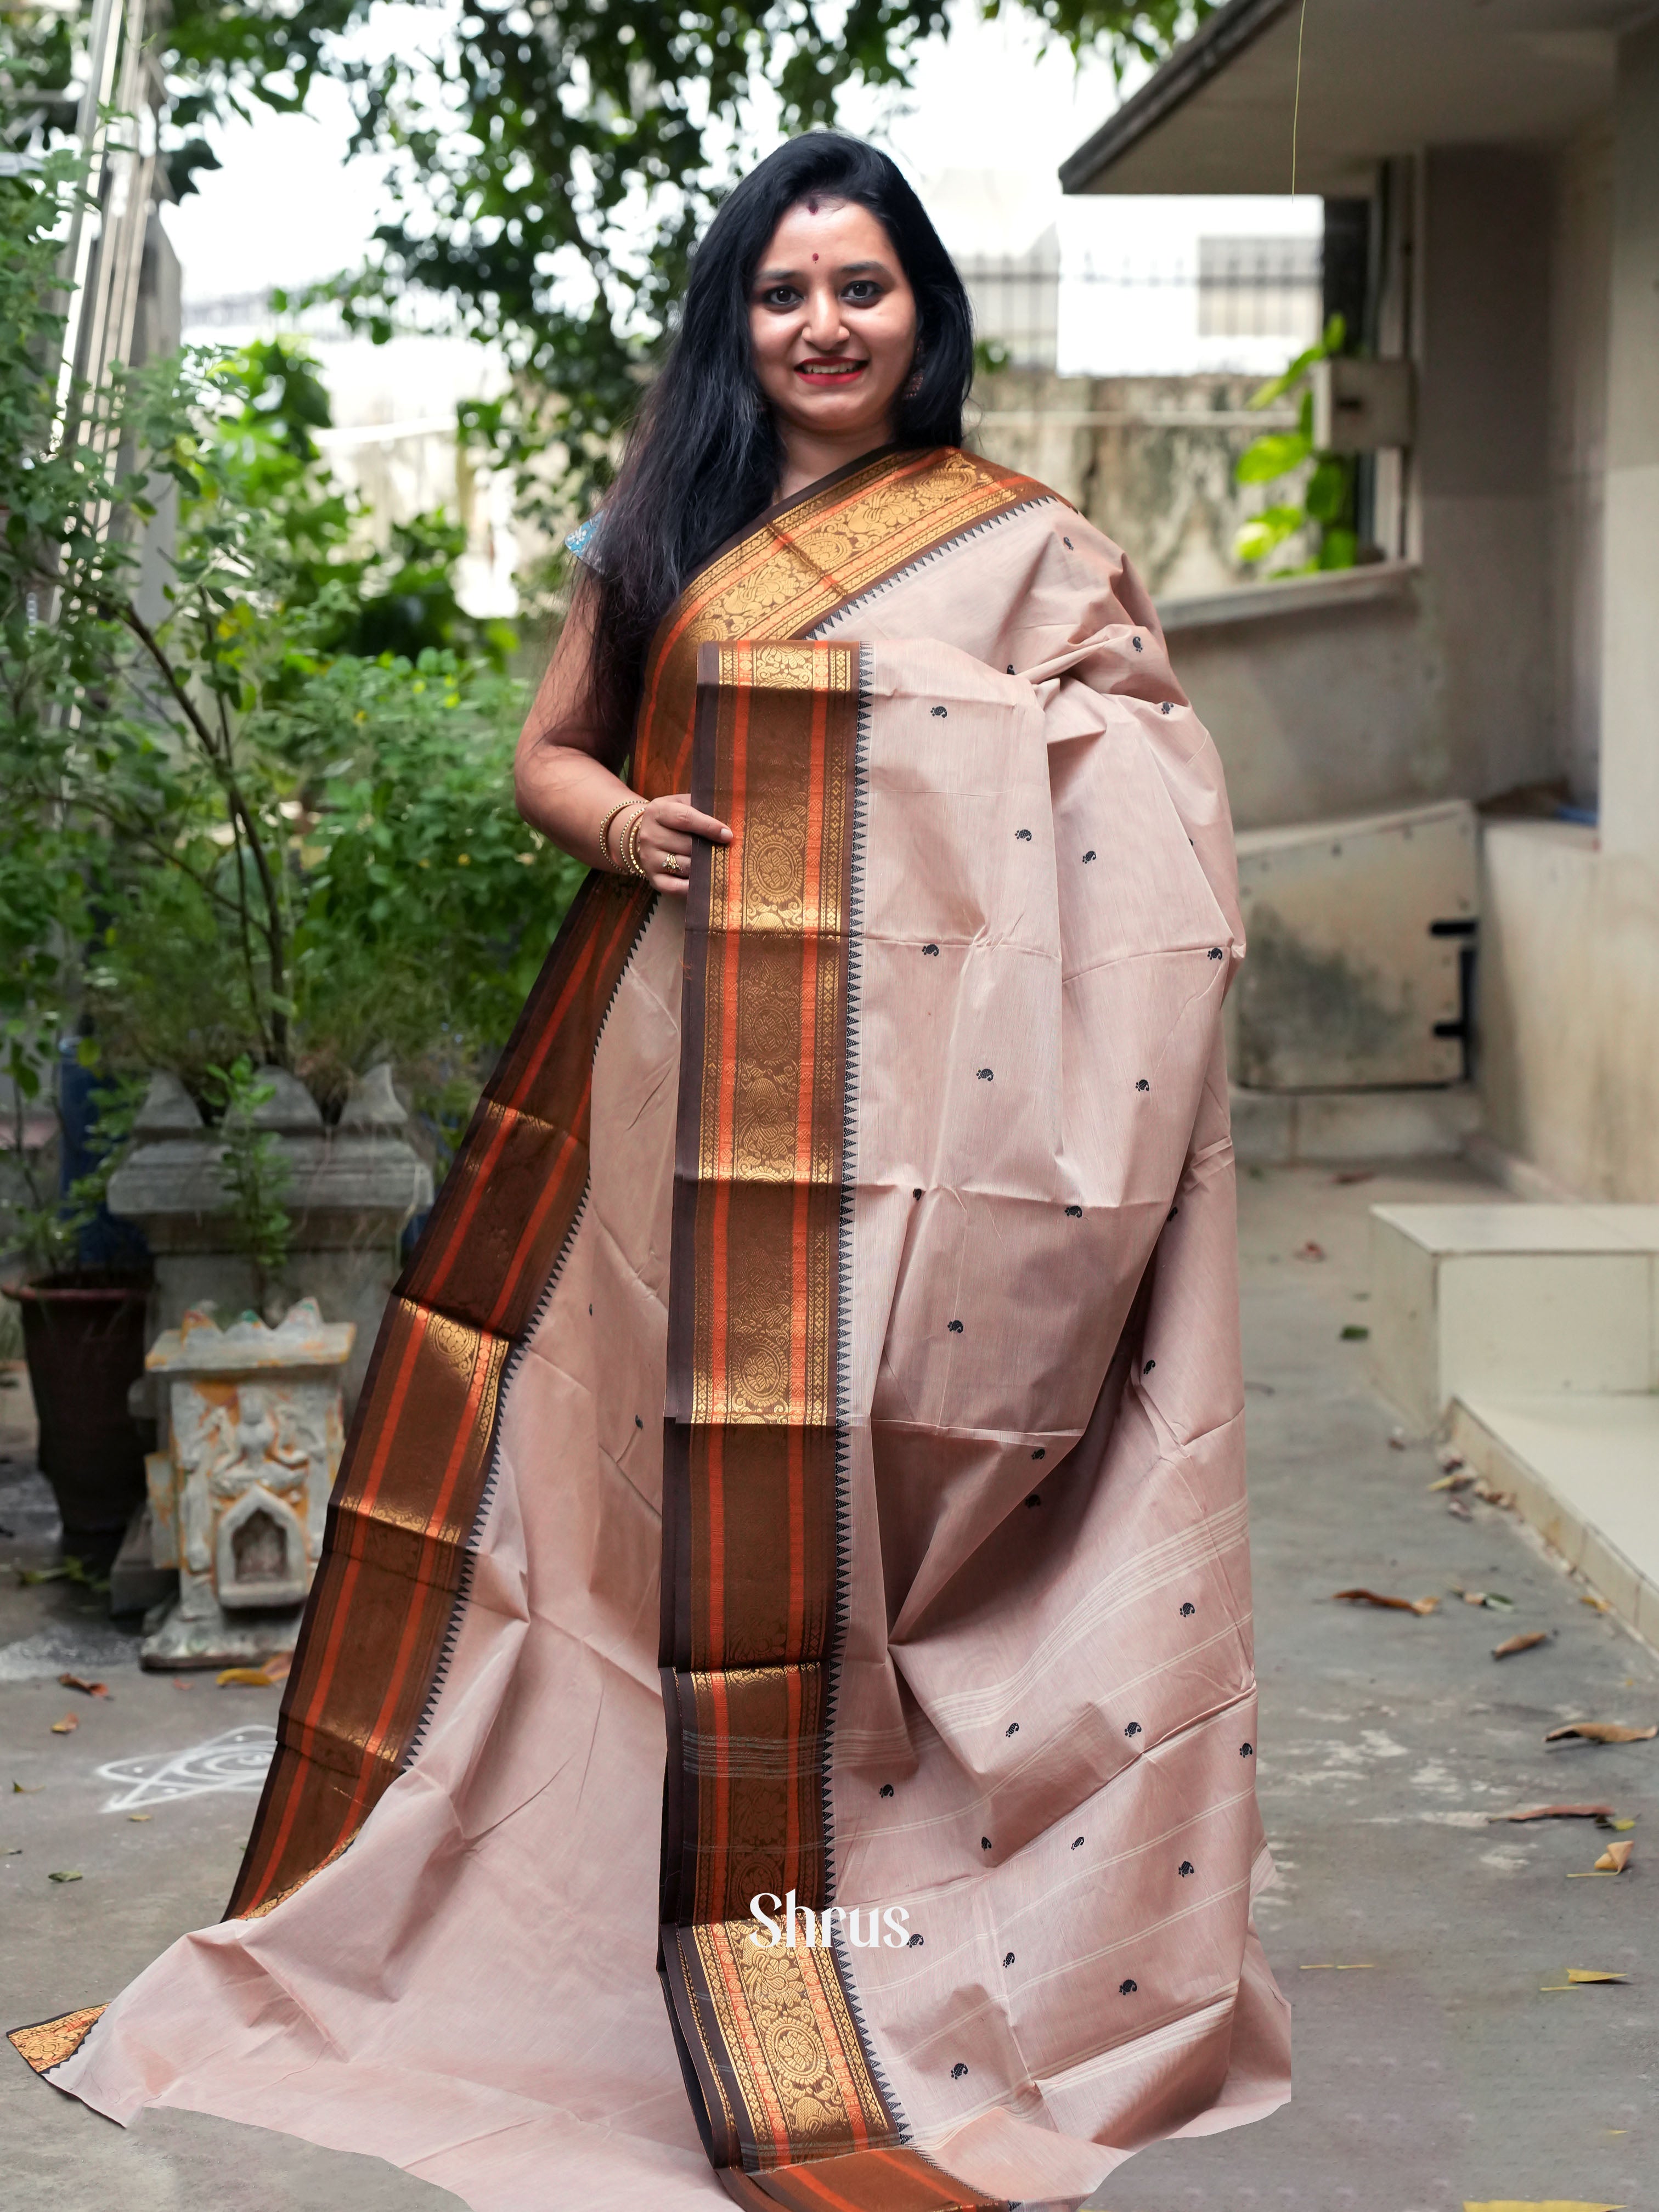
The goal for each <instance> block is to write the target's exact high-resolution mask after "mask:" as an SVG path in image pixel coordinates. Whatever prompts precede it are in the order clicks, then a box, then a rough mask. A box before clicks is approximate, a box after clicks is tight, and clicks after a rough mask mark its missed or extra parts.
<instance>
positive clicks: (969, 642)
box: [13, 448, 1289, 2212]
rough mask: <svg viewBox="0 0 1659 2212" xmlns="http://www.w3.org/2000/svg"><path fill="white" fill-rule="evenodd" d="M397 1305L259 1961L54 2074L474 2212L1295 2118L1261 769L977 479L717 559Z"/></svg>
mask: <svg viewBox="0 0 1659 2212" xmlns="http://www.w3.org/2000/svg"><path fill="white" fill-rule="evenodd" d="M632 772H633V780H634V781H635V785H636V786H637V787H638V788H639V789H640V790H641V791H642V792H644V793H647V795H653V794H657V793H670V792H675V791H682V790H686V789H688V788H689V789H690V793H691V794H692V799H693V803H694V804H695V805H697V806H699V807H701V808H702V809H703V810H705V811H708V812H710V813H713V814H714V815H716V816H718V817H720V818H721V819H723V820H725V821H726V822H728V823H730V824H731V826H732V830H733V833H734V836H733V842H732V844H731V845H730V846H729V847H727V848H709V847H707V846H700V847H699V848H697V850H696V855H695V858H694V861H693V866H692V872H691V878H690V895H689V897H688V898H687V900H686V901H685V902H684V905H681V904H679V903H678V902H671V901H668V900H665V899H658V898H656V897H654V896H653V895H652V894H651V893H650V892H649V890H647V888H645V887H642V886H639V885H635V884H629V883H625V882H623V881H621V880H619V879H617V878H614V877H606V876H599V875H594V876H592V877H590V878H589V879H588V881H587V883H586V885H585V886H584V888H583V890H581V891H580V893H579V895H578V896H577V898H576V900H575V902H574V905H573V908H572V909H571V912H570V914H569V915H568V920H567V921H566V923H565V925H564V927H563V930H562V933H561V935H560V937H559V939H558V941H557V943H556V945H555V946H554V948H553V951H552V952H551V953H550V957H549V959H548V962H547V964H546V967H545V969H544V973H543V975H542V976H541V978H540V980H539V981H538V984H537V986H536V988H535V991H534V993H533V994H532V998H531V1000H530V1001H529V1003H528V1005H527V1006H526V1009H525V1012H524V1014H523V1016H522V1018H521V1019H520V1024H519V1026H518V1028H517V1030H515V1032H514V1034H513V1038H512V1039H511V1041H510V1042H509V1044H508V1046H507V1049H506V1051H505V1053H504V1054H503V1056H502V1059H501V1063H500V1065H499V1066H498V1067H497V1069H496V1070H495V1074H494V1075H493V1077H492V1079H491V1080H490V1082H489V1085H488V1087H487V1090H486V1091H485V1094H484V1096H483V1099H482V1101H481V1103H480V1105H479V1107H478V1109H477V1115H476V1116H475V1118H474V1121H473V1122H472V1125H471V1130H470V1132H469V1134H468V1137H467V1139H466V1141H465V1146H464V1147H463V1150H462V1152H461V1153H460V1155H459V1158H458V1159H457V1162H456V1164H455V1165H454V1167H453V1170H452V1171H451V1173H450V1175H449V1176H448V1177H447V1180H446V1182H445V1184H444V1186H443V1189H442V1192H441V1197H440V1200H439V1204H438V1206H437V1208H436V1210H435V1213H434V1216H433V1218H432V1220H431V1223H430V1225H429V1226H428V1230H427V1231H426V1233H425V1236H424V1237H423V1238H422V1243H420V1245H419V1247H418V1249H417V1250H416V1254H415V1255H414V1258H413V1260H412V1261H411V1263H410V1267H409V1268H408V1270H407V1272H406V1273H405V1275H404V1278H403V1279H402V1280H401V1281H400V1282H399V1284H398V1286H397V1289H396V1291H394V1293H393V1296H392V1301H391V1303H390V1305H389V1307H388V1310H387V1312H386V1319H385V1322H384V1323H383V1326H382V1328H381V1330H380V1338H379V1340H378V1343H377V1346H376V1348H375V1352H374V1361H373V1364H372V1366H371V1368H370V1370H369V1374H368V1380H367V1383H366V1384H365V1388H364V1391H363V1395H362V1402H361V1404H360V1407H359V1409H358V1412H357V1414H356V1420H355V1424H354V1426H353V1431H352V1434H351V1437H350V1440H349V1446H348V1450H347V1455H346V1458H345V1461H344V1463H343V1467H342V1470H341V1474H340V1477H339V1480H338V1483H337V1488H336V1491H335V1494H334V1497H333V1499H332V1502H331V1507H330V1513H329V1522H328V1532H327V1540H326V1544H325V1552H324V1555H323V1558H322V1559H321V1561H320V1563H319V1570H318V1573H317V1578H316V1582H315V1585H314V1588H313V1593H312V1596H311V1600H310V1602H309V1605H308V1607H307V1615H306V1620H305V1626H304V1629H303V1632H302V1635H301V1642H300V1645H299V1649H298V1651H297V1654H296V1656H295V1662H294V1666H293V1668H292V1672H291V1674H290V1677H289V1684H288V1687H287V1691H286V1692H285V1695H284V1698H283V1707H282V1713H281V1718H280V1722H279V1725H278V1729H277V1745H276V1753H275V1756H274V1759H273V1761H272V1764H271V1767H270V1775H269V1778H268V1780H267V1782H266V1784H265V1788H264V1796H263V1797H262V1799H261V1801H260V1804H259V1809H258V1816H257V1818H256V1820H255V1822H254V1826H253V1831H252V1836H251V1838H250V1840H249V1843H248V1845H247V1850H246V1857H245V1860H244V1863H243V1866H242V1869H241V1872H240V1877H239V1879H238V1881H237V1884H236V1888H235V1891H234V1895H233V1897H232V1899H231V1902H230V1906H229V1910H228V1917H226V1918H225V1920H224V1921H222V1923H219V1924H218V1925H217V1926H215V1927H212V1928H209V1929H202V1930H199V1931H197V1932H195V1933H193V1934H191V1935H187V1936H184V1937H183V1938H182V1939H181V1940H180V1941H179V1942H177V1943H175V1944H174V1945H173V1947H172V1948H171V1949H169V1950H168V1951H167V1952H166V1953H165V1954H163V1955H162V1956H161V1958H160V1959H159V1960H157V1961H156V1962H155V1965H154V1966H151V1967H150V1968H149V1970H148V1971H147V1972H145V1973H144V1974H143V1975H141V1976H140V1977H139V1978H138V1979H137V1981H136V1982H135V1983H134V1984H132V1985H131V1987H130V1988H129V1989H128V1990H126V1991H125V1993H124V1994H123V1995H122V1996H119V1997H118V1998H117V1999H116V2000H115V2002H113V2003H112V2004H110V2005H108V2006H107V2007H102V2008H100V2007H99V2006H97V2005H92V2004H89V2005H88V2006H86V2007H85V2008H83V2009H82V2010H78V2011H76V2012H72V2013H70V2014H68V2015H64V2017H63V2018H62V2019H60V2020H57V2021H48V2022H45V2023H41V2024H40V2025H38V2026H36V2027H31V2028H27V2029H21V2030H18V2031H16V2032H15V2033H14V2035H13V2041H14V2042H15V2044H16V2045H17V2046H18V2048H19V2049H20V2051H21V2052H22V2055H23V2056H24V2057H26V2058H27V2060H28V2061H29V2063H31V2064H32V2065H33V2066H34V2067H35V2069H36V2070H37V2071H40V2072H41V2073H43V2074H45V2075H46V2077H47V2078H48V2079H49V2080H51V2081H53V2082H54V2083H55V2084H57V2085H58V2087H61V2088H63V2089H64V2090H66V2091H69V2092H70V2093H73V2094H74V2095H75V2096H76V2097H78V2098H80V2099H82V2100H84V2101H85V2102H86V2103H88V2105H91V2106H94V2108H95V2109H96V2110H98V2111H100V2112H104V2113H106V2114H107V2115H108V2116H109V2117H111V2118H115V2119H118V2120H125V2119H128V2118H131V2115H132V2114H133V2113H134V2112H136V2111H137V2110H138V2109H139V2108H140V2107H141V2106H144V2105H147V2104H161V2105H172V2106H183V2107H185V2108H187V2109H191V2110H195V2111H200V2112H212V2113H216V2114H220V2115H222V2116H224V2117H227V2118H232V2119H237V2120H242V2121H247V2122H252V2123H255V2124H258V2125H261V2126H264V2127H270V2128H276V2129H278V2130H285V2131H288V2132H290V2133H293V2134H295V2135H299V2136H305V2137H307V2138H308V2139H309V2140H311V2141H313V2142H318V2143H320V2144H324V2145H328V2146H333V2147H337V2148H346V2149H351V2150H356V2151H368V2152H371V2153H374V2154H379V2155H380V2156H382V2157H384V2158H386V2159H389V2160H392V2162H393V2163H394V2164H396V2165H398V2166H403V2167H404V2168H405V2169H407V2170H408V2171H410V2172H414V2173H416V2174H419V2175H421V2176H423V2177H425V2178H427V2179H430V2180H432V2181H434V2182H435V2183H438V2184H441V2185H442V2186H444V2187H446V2188H447V2189H450V2190H452V2191H454V2192H455V2193H456V2194H457V2195H458V2196H459V2197H461V2198H462V2199H463V2200H464V2201H465V2203H468V2204H469V2205H471V2206H473V2207H476V2208H477V2212H520V2208H525V2209H526V2212H527V2209H528V2208H530V2207H532V2206H537V2207H539V2206H544V2205H545V2204H547V2203H560V2204H563V2203H569V2204H573V2205H574V2204H580V2205H582V2206H584V2207H589V2208H598V2212H608V2209H609V2208H617V2212H620V2208H622V2207H623V2206H624V2205H626V2206H629V2207H630V2208H631V2207H634V2206H635V2205H637V2204H639V2203H650V2204H651V2205H653V2207H665V2208H670V2212H678V2208H681V2207H684V2208H686V2212H694V2208H696V2207H697V2206H706V2205H708V2204H710V2203H713V2202H716V2201H720V2197H721V2194H722V2191H723V2192H724V2195H725V2196H726V2197H727V2198H730V2199H733V2200H735V2201H736V2202H737V2203H740V2204H744V2205H750V2206H752V2207H756V2208H763V2207H775V2206H784V2207H793V2208H799V2212H980V2209H981V2208H985V2212H989V2208H993V2207H997V2206H1005V2205H1009V2204H1012V2203H1026V2204H1037V2203H1054V2204H1075V2203H1078V2202H1079V2200H1080V2199H1081V2198H1082V2197H1085V2196H1086V2195H1087V2194H1088V2193H1089V2192H1090V2191H1092V2190H1094V2189H1095V2188H1097V2186H1098V2185H1099V2184H1100V2182H1101V2181H1102V2180H1103V2179H1104V2177H1105V2176H1106V2175H1107V2174H1108V2173H1109V2172H1110V2171H1111V2170H1112V2168H1113V2167H1114V2166H1115V2165H1116V2164H1118V2163H1119V2162H1120V2161H1121V2160H1123V2159H1124V2158H1126V2157H1127V2156H1128V2155H1129V2154H1131V2153H1132V2152H1133V2151H1134V2150H1135V2149H1136V2148H1139V2147H1140V2146H1142V2145H1144V2144H1146V2143H1148V2142H1152V2141H1154V2140H1157V2139H1158V2138H1160V2137H1164V2136H1171V2135H1181V2134H1188V2135H1190V2134H1198V2133H1206V2132H1209V2131H1211V2130H1215V2129H1218V2128H1223V2127H1227V2126H1230V2125H1233V2124H1237V2123H1239V2122H1242V2121H1245V2120H1249V2119H1251V2118H1256V2117H1258V2116H1260V2115H1261V2114H1263V2113H1265V2112H1268V2111H1271V2110H1272V2109H1273V2107H1274V2106H1277V2105H1278V2104H1279V2103H1281V2102H1282V2101H1283V2100H1285V2097H1287V2096H1288V2094H1289V2035H1288V2008H1287V2007H1286V2006H1285V2002H1284V2000H1283V1999H1282V1997H1281V1996H1279V1992H1278V1990H1277V1989H1276V1988H1275V1986H1274V1984H1273V1980H1272V1978H1271V1975H1270V1973H1269V1972H1268V1969H1267V1964H1266V1961H1265V1959H1264V1957H1263V1955H1262V1953H1261V1948H1260V1945H1259V1943H1258V1942H1257V1939H1256V1936H1255V1929H1254V1925H1253V1922H1252V1917H1251V1901H1252V1898H1253V1896H1254V1894H1255V1893H1256V1891H1257V1890H1259V1888H1260V1887H1261V1884H1262V1883H1263V1882H1264V1881H1266V1880H1267V1878H1268V1875H1269V1872H1270V1867H1269V1862H1268V1858H1267V1850H1266V1846H1265V1840H1264V1838H1263V1834H1262V1830H1261V1822H1260V1820H1259V1817H1258V1814H1257V1811H1256V1804H1255V1683H1254V1676H1253V1671H1252V1656H1251V1653H1252V1647H1251V1626H1250V1609H1249V1608H1250V1600H1249V1554H1248V1539H1247V1529H1246V1517H1245V1500H1244V1486H1243V1474H1244V1453H1243V1381H1242V1372H1241V1368H1240V1358H1239V1346H1238V1315H1237V1270H1236V1236H1235V1227H1234V1212H1233V1163H1232V1152H1231V1141H1230V1138H1229V1132H1228V1118H1227V1091H1226V1081H1225V1066H1224V1061H1223V1054H1222V1045H1221V1027H1220V1015H1221V1005H1222V1000H1223V996H1224V994H1225V989H1226V987H1227V984H1228V981H1229V979H1230V977H1231V973H1232V971H1233V969H1234V968H1235V967H1236V964H1237V962H1238V960H1239V959H1240V958H1241V957H1242V956H1243V942H1242V936H1241V928H1240V923H1239V918H1238V909H1237V900H1236V896H1235V884H1234V864H1233V857H1232V846H1231V828H1230V823H1229V817H1228V813H1227V806H1226V799H1225V790H1224V787H1223V780H1222V775H1221V771H1220V766H1219V763H1218V759H1217V756H1216V753H1215V750H1214V747H1213V745H1212V743H1211V741H1210V739H1209V738H1207V736H1206V734H1205V732H1204V731H1203V730H1202V728H1201V727H1200V725H1199V723H1198V721H1197V720H1196V718H1195V717H1194V714H1193V712H1192V709H1191V708H1190V706H1189V704H1188V701H1187V699H1186V697H1185V696H1184V694H1183V693H1182V690H1180V688H1179V686H1178V685H1177V684H1176V681H1175V678H1174V677H1173V675H1172V673H1171V671H1170V665H1169V661H1168V658H1167V655H1166V653H1165V651H1164V641H1163V637H1162V635H1161V632H1160V630H1159V628H1158V622H1157V619H1156V617H1155V615H1154V612H1153V610H1152V605H1151V603H1150V601H1149V600H1148V599H1147V598H1146V593H1145V592H1144V591H1143V589H1142V588H1141V586H1140V585H1139V582H1138V580H1136V578H1135V577H1134V575H1133V572H1132V570H1131V569H1130V568H1129V565H1128V563H1127V561H1126V560H1125V558H1124V556H1122V554H1121V552H1120V551H1119V550H1117V549H1116V548H1115V546H1113V545H1112V544H1110V543H1109V541H1108V540H1107V539H1106V538H1103V536H1102V535H1101V534H1100V533H1099V532H1097V531H1096V530H1094V529H1093V528H1092V527H1091V526H1090V525H1089V524H1088V523H1087V522H1085V520H1083V519H1082V518H1081V517H1080V516H1079V514H1078V513H1075V512H1074V511H1073V509H1072V508H1071V507H1068V506H1067V505H1066V503H1065V502H1064V501H1061V500H1060V499H1059V498H1057V497H1056V496H1055V495H1054V494H1052V493H1050V492H1048V490H1046V489H1044V488H1043V487H1042V486H1041V485H1040V484H1036V483H1032V482H1031V481H1030V480H1029V479H1026V478H1024V477H1018V476H1015V475H1013V474H1012V473H1011V472H1009V471H1006V470H1004V469H1001V468H999V467H996V466H994V465H992V464H990V463H988V462H986V461H984V460H981V459H976V458H975V457H973V456H971V455H969V454H967V453H963V452H960V451H958V450H957V449H954V448H951V449H943V450H939V451H936V452H932V453H902V452H889V453H882V454H878V455H875V456H873V457H872V458H870V459H867V460H866V461H863V462H861V463H859V464H856V465H854V466H853V467H852V468H850V469H848V470H844V471H841V472H840V473H839V474H838V475H836V476H835V477H829V478H828V479H826V480H824V481H823V483H819V484H817V485H815V486H813V487H812V488H811V489H810V490H808V491H807V492H805V493H803V494H801V495H799V497H797V498H795V499H793V500H791V501H787V502H785V503H784V504H782V505H781V506H780V507H777V508H775V509H773V510H772V511H771V512H769V513H768V514H766V515H764V516H763V517H762V518H761V519H760V520H759V521H758V522H757V524H756V525H755V526H754V527H753V528H752V529H751V530H750V531H749V532H746V533H745V534H744V536H743V537H742V538H740V539H739V540H738V541H737V542H735V543H734V544H731V545H729V546H727V547H726V548H725V549H723V550H721V551H720V553H719V554H717V555H716V556H714V558H713V559H712V560H711V561H710V562H708V564H707V566H706V567H705V568H703V569H702V572H701V573H700V574H698V575H697V576H696V578H695V579H694V580H692V582H691V583H690V586H688V587H687V589H686V591H685V592H684V595H683V597H682V599H681V600H680V601H679V603H678V605H677V606H676V607H675V608H674V609H673V610H672V611H671V613H670V615H669V616H668V617H666V618H665V622H664V623H663V625H662V627H661V629H660V630H659V635H658V636H657V639H656V640H655V641H654V644H653V650H652V653H651V656H650V660H649V665H648V667H647V673H646V678H645V683H644V690H643V698H642V704H641V714H640V720H639V723H638V726H637V730H636V735H635V749H634V754H633V768H632Z"/></svg>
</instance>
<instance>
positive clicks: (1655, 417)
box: [1601, 22, 1659, 867]
mask: <svg viewBox="0 0 1659 2212" xmlns="http://www.w3.org/2000/svg"><path fill="white" fill-rule="evenodd" d="M1613 129H1614V142H1613V282H1612V298H1611V302H1610V307H1611V314H1610V327H1609V346H1608V370H1607V508H1606V526H1605V528H1606V536H1605V544H1606V560H1607V566H1606V572H1605V580H1604V586H1603V608H1604V613H1603V617H1602V656H1601V846H1602V850H1603V851H1604V852H1606V853H1608V854H1629V855H1632V856H1634V857H1636V858H1638V859H1639V860H1644V861H1646V862H1647V863H1648V865H1649V866H1656V867H1659V22H1651V23H1649V24H1648V25H1647V26H1646V27H1644V29H1642V30H1639V31H1633V32H1632V33H1629V34H1628V35H1627V36H1626V38H1624V39H1623V40H1620V48H1619V83H1618V91H1617V94H1616V98H1615V102H1614V112H1613Z"/></svg>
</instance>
